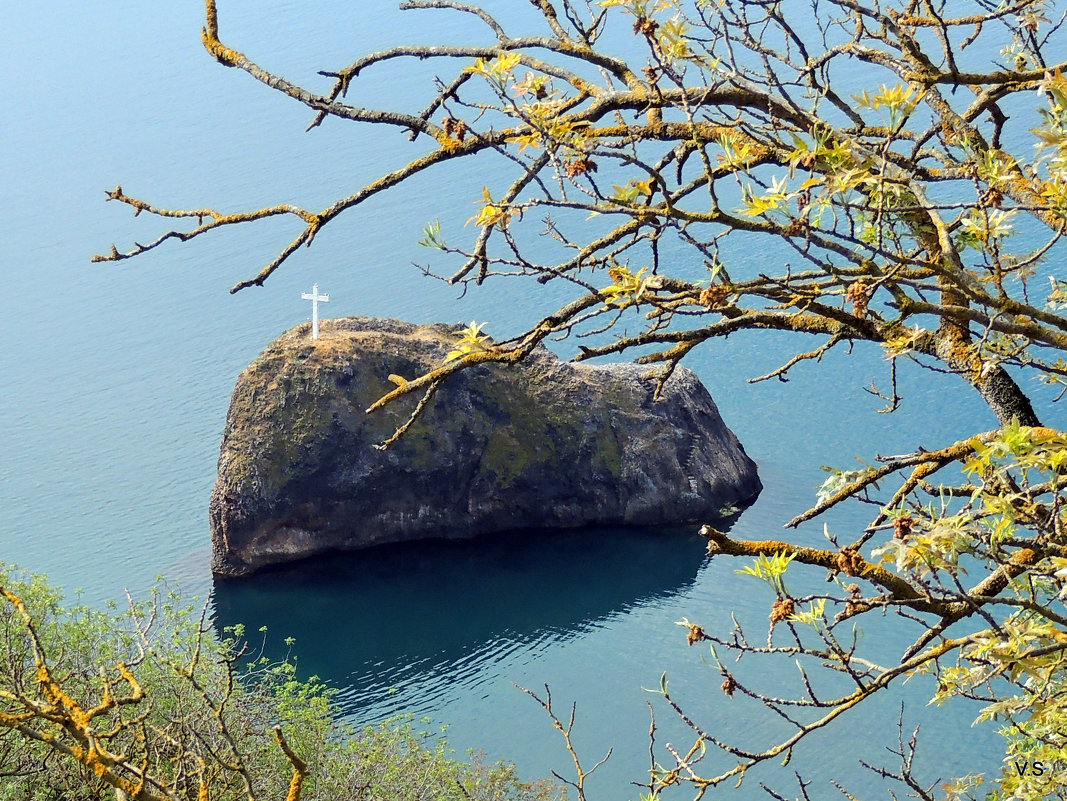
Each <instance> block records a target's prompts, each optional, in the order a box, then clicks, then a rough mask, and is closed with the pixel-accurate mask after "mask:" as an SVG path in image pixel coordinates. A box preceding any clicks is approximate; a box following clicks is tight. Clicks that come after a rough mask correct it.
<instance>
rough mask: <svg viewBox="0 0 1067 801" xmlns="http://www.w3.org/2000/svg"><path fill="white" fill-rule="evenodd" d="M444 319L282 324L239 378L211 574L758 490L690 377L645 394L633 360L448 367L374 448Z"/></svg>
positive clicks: (673, 508)
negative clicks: (432, 390)
mask: <svg viewBox="0 0 1067 801" xmlns="http://www.w3.org/2000/svg"><path fill="white" fill-rule="evenodd" d="M458 330H459V328H458V327H455V326H446V325H426V326H419V325H412V324H409V323H403V322H399V321H396V320H383V319H373V318H347V319H342V320H329V321H325V322H324V323H323V324H322V332H321V334H320V337H319V339H318V340H315V341H312V340H311V337H310V334H309V325H308V324H306V323H305V324H303V325H301V326H298V327H297V328H295V329H293V330H291V331H289V332H287V333H285V334H283V335H282V336H281V337H279V338H278V339H277V340H275V341H274V342H273V343H271V345H270V346H269V347H268V348H267V349H266V350H265V351H264V352H263V353H262V354H261V355H260V356H259V358H257V359H256V360H255V361H254V362H253V363H252V364H251V365H250V366H249V367H248V368H247V369H246V370H245V371H244V372H243V373H242V374H241V376H240V378H239V379H238V381H237V386H236V388H235V389H234V393H233V399H232V401H231V403H230V411H229V415H228V418H227V422H226V431H225V435H224V437H223V442H222V452H221V454H220V455H219V475H218V480H217V482H216V484H215V491H214V493H213V495H212V498H211V510H210V514H211V532H212V543H213V551H214V554H213V558H212V570H213V571H214V572H215V574H216V575H225V576H233V575H243V574H247V573H251V572H253V571H255V570H256V569H257V568H260V567H263V566H265V565H269V564H272V563H278V562H284V561H289V560H293V559H299V558H302V557H305V556H310V555H312V554H318V553H323V552H327V551H331V550H337V549H346V550H348V549H355V548H362V547H366V546H370V545H376V544H379V543H386V542H398V541H403V540H415V539H428V538H442V537H468V536H473V535H475V534H481V533H485V532H490V531H494V530H495V531H501V530H506V529H517V528H530V529H537V528H542V529H543V528H561V527H571V526H581V525H585V524H597V523H599V524H615V523H620V524H664V523H678V522H685V521H693V520H701V519H707V518H711V517H716V516H720V515H721V514H722V511H723V509H724V508H728V507H735V506H740V505H743V504H745V503H747V502H750V501H751V500H753V499H754V498H755V496H756V495H757V494H758V493H759V491H760V489H761V485H760V481H759V478H758V477H757V475H756V465H755V463H753V462H752V460H751V459H749V458H748V456H746V455H745V452H744V449H743V448H742V447H741V445H740V443H739V442H738V441H737V438H736V437H735V436H734V435H733V433H732V432H731V431H730V430H729V429H728V428H727V427H726V425H725V424H724V423H723V421H722V419H721V418H720V417H719V412H718V409H716V407H715V403H714V402H713V401H712V399H711V396H710V395H709V394H708V392H707V390H706V389H705V388H704V386H703V385H702V384H701V383H700V381H699V380H697V378H696V376H695V375H693V373H692V372H690V371H689V370H686V369H684V368H681V367H679V368H678V369H677V370H676V371H675V373H674V375H673V376H672V377H671V379H670V380H669V381H668V382H667V384H666V385H665V387H664V392H663V398H662V400H661V401H659V402H656V403H653V401H652V389H653V385H652V382H650V381H648V380H646V379H645V376H646V374H647V373H648V368H647V367H640V366H638V365H634V364H611V365H600V366H591V365H585V364H570V363H566V362H561V361H560V360H559V359H558V358H556V357H555V356H554V355H553V354H552V353H550V352H549V351H548V350H547V349H545V348H538V349H537V350H536V351H535V352H534V353H532V354H531V355H530V356H529V357H528V359H527V360H526V361H525V362H524V363H522V364H520V365H516V366H510V367H505V366H502V365H482V366H479V367H475V368H469V369H467V370H464V371H462V372H460V373H459V374H457V375H454V376H452V377H451V378H450V379H449V380H448V381H446V382H445V384H444V385H443V386H442V387H441V389H440V391H439V392H438V393H437V395H436V397H435V398H434V399H433V400H432V401H431V403H430V405H429V407H428V408H427V409H426V411H425V412H424V413H423V415H422V416H421V417H420V418H419V420H418V421H416V423H415V424H414V425H413V426H412V427H411V428H410V429H409V430H408V432H407V433H406V434H405V435H404V437H403V438H402V439H401V440H400V441H399V442H398V443H396V444H395V445H393V446H392V447H391V448H389V449H388V450H385V451H381V450H378V449H376V448H374V447H373V446H374V445H375V444H376V443H379V442H381V441H382V440H384V439H386V438H388V437H389V436H390V435H391V434H392V433H393V431H394V430H395V429H396V427H397V425H399V424H400V423H402V422H403V421H404V420H406V419H407V417H408V415H409V414H410V412H411V409H412V408H413V407H414V404H415V403H416V402H417V400H418V396H421V393H412V395H411V396H408V397H405V398H401V399H400V400H399V401H397V402H396V403H394V404H392V405H391V406H388V407H386V408H385V409H383V410H381V411H378V412H375V413H373V414H366V413H365V412H364V410H365V409H366V408H367V407H368V406H369V405H370V404H371V403H372V402H373V401H375V400H377V399H378V398H379V397H381V396H382V395H384V394H385V393H386V392H388V391H389V390H391V389H393V384H391V383H390V382H389V380H388V376H389V375H390V374H391V373H395V374H398V375H401V376H404V377H406V378H414V377H416V376H418V375H421V374H423V373H425V372H426V371H427V370H429V369H431V368H433V367H436V366H438V365H440V364H441V363H442V362H443V361H444V359H445V356H446V354H447V353H448V351H449V350H451V349H452V348H453V347H454V344H455V343H456V342H457V341H458V339H459V337H458V335H457V333H456V332H457V331H458Z"/></svg>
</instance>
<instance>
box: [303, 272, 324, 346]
mask: <svg viewBox="0 0 1067 801" xmlns="http://www.w3.org/2000/svg"><path fill="white" fill-rule="evenodd" d="M300 297H301V298H302V299H303V300H310V301H311V338H312V339H318V338H319V303H320V302H321V303H329V302H330V296H329V295H320V294H319V285H318V284H314V285H313V286H312V287H311V292H310V293H309V292H304V293H303V294H302V295H301V296H300Z"/></svg>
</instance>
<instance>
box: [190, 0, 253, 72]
mask: <svg viewBox="0 0 1067 801" xmlns="http://www.w3.org/2000/svg"><path fill="white" fill-rule="evenodd" d="M204 3H205V5H206V6H207V24H206V25H205V26H204V27H203V29H201V32H200V38H201V40H202V41H203V42H204V47H205V48H206V49H207V51H208V52H209V53H210V54H211V55H212V56H214V58H215V60H216V61H218V62H219V63H220V64H223V65H225V66H227V67H236V66H237V65H238V64H239V63H240V61H241V60H242V59H243V58H244V56H242V55H241V54H240V53H238V52H237V51H236V50H231V49H230V48H228V47H226V45H224V44H223V43H222V42H220V41H219V14H218V10H217V9H216V8H215V0H204Z"/></svg>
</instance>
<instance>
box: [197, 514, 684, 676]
mask: <svg viewBox="0 0 1067 801" xmlns="http://www.w3.org/2000/svg"><path fill="white" fill-rule="evenodd" d="M704 552H705V544H704V542H703V540H702V539H701V538H700V537H699V536H697V535H696V533H695V532H694V531H693V530H692V528H691V527H687V528H685V529H670V530H666V531H665V530H663V529H643V528H624V529H615V528H611V529H584V530H575V531H565V532H555V533H547V532H537V536H536V537H530V536H527V535H526V534H525V533H524V532H514V533H511V534H508V535H507V536H504V537H501V536H500V535H494V536H493V537H492V538H488V537H486V538H480V539H476V540H473V541H461V542H427V543H412V544H404V545H390V546H383V547H381V548H375V549H371V550H368V551H362V552H360V553H358V554H344V555H331V556H329V557H323V558H318V559H314V560H310V561H307V562H302V563H299V564H297V565H289V566H287V567H286V568H285V569H284V570H277V571H268V572H265V573H263V574H261V575H257V576H253V577H251V578H244V579H241V580H238V581H233V580H218V581H216V583H215V595H214V605H215V615H216V626H218V627H220V628H221V627H222V626H227V625H232V624H234V623H244V624H245V625H246V626H247V629H248V631H249V633H250V634H252V633H254V632H255V631H256V630H257V629H258V628H259V627H260V626H263V625H265V626H267V627H268V631H269V635H268V636H269V641H268V654H273V655H276V656H280V655H281V654H282V653H284V651H285V645H284V642H283V641H284V639H285V638H286V637H289V636H292V637H295V638H296V641H297V642H296V646H295V649H294V650H295V653H296V654H298V656H299V662H300V668H301V673H302V674H303V675H311V674H315V675H318V676H321V677H323V678H324V679H327V680H328V681H330V682H331V683H333V684H335V685H339V686H344V685H348V684H351V683H353V682H355V683H356V684H360V683H363V682H364V681H368V680H370V681H373V682H374V683H376V684H378V685H379V686H382V685H384V686H390V685H391V684H395V683H398V681H399V680H400V679H402V678H405V677H407V676H411V675H413V674H417V673H419V672H421V671H427V670H431V671H434V672H441V671H443V672H446V673H453V672H458V673H459V674H470V673H472V672H473V670H474V669H476V667H477V660H478V658H479V656H478V654H479V653H483V652H486V651H494V650H497V648H508V650H510V647H509V646H508V643H514V642H522V643H523V644H524V647H528V645H529V644H532V643H534V642H536V641H537V640H539V639H540V638H542V637H545V636H551V637H552V638H554V639H555V638H565V637H569V636H573V635H574V634H577V633H579V632H581V631H582V630H584V629H585V628H587V627H588V626H589V625H590V624H591V623H593V622H594V621H596V620H597V619H599V618H603V617H605V616H607V615H610V614H611V613H613V612H618V611H620V610H624V609H626V608H628V607H630V606H632V605H633V604H634V603H636V602H638V601H640V600H642V599H647V598H649V597H650V596H656V595H669V594H675V593H678V592H680V591H682V590H684V589H685V588H687V587H689V586H690V585H691V584H692V582H693V580H694V579H695V577H696V575H697V572H698V570H699V568H700V565H701V563H702V557H703V554H704ZM491 642H497V646H496V648H491V649H486V644H487V643H491ZM374 677H376V678H374ZM450 678H453V679H455V678H460V676H451V677H450ZM357 690H358V688H357Z"/></svg>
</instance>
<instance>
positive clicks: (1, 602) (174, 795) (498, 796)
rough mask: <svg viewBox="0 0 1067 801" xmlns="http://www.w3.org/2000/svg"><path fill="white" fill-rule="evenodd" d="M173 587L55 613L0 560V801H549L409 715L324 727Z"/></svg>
mask: <svg viewBox="0 0 1067 801" xmlns="http://www.w3.org/2000/svg"><path fill="white" fill-rule="evenodd" d="M205 614H206V607H203V608H201V609H200V610H197V608H196V607H195V606H192V605H189V604H187V603H185V602H184V601H183V600H182V599H181V597H180V596H179V595H178V594H177V593H175V592H168V591H166V590H165V588H163V589H157V590H156V591H154V592H153V593H152V596H151V598H150V599H149V600H148V601H145V602H140V603H134V602H131V603H130V604H129V606H128V608H127V609H125V610H124V611H120V610H119V609H118V607H117V606H114V605H113V606H111V607H110V608H109V609H106V610H99V609H92V608H90V607H87V606H84V605H71V606H64V605H63V603H62V597H61V595H60V593H59V592H58V591H57V590H55V589H54V588H52V587H50V586H49V585H48V584H47V583H46V582H45V580H44V579H42V578H41V577H40V576H30V575H27V574H25V573H22V572H19V571H18V570H17V569H15V568H12V567H10V566H5V565H3V564H0V663H2V664H0V801H60V799H62V801H98V800H99V799H112V798H119V799H123V798H124V797H127V798H131V799H132V798H136V799H144V800H145V801H153V800H155V799H164V800H165V801H179V800H180V801H208V800H210V801H227V800H228V799H245V800H246V801H247V799H249V798H251V799H263V800H264V801H266V800H267V799H271V800H272V801H273V799H279V801H280V800H281V799H288V800H289V801H295V799H297V798H299V799H300V801H318V800H320V799H321V801H326V799H330V801H333V800H334V799H354V800H356V801H376V800H377V799H382V801H385V799H389V801H405V800H406V799H411V801H415V799H418V800H419V801H437V800H438V799H440V801H452V800H453V799H454V800H455V801H463V800H464V799H472V800H473V801H553V800H554V799H557V798H563V797H564V795H565V793H564V791H563V790H562V788H560V787H558V786H555V785H553V784H550V783H548V782H532V783H531V782H523V781H521V780H520V779H519V778H518V776H517V774H516V771H515V768H514V766H513V765H510V764H505V763H496V764H491V765H488V764H485V763H484V762H483V761H482V760H481V759H479V758H476V757H472V758H471V759H470V760H469V761H460V760H457V759H454V758H453V756H452V754H453V752H452V751H450V750H449V748H448V746H447V744H446V743H445V742H444V740H442V739H440V738H438V737H434V736H432V735H430V734H428V733H422V732H417V731H416V730H415V727H414V725H413V723H412V720H411V719H410V718H399V719H394V720H390V721H387V722H384V723H381V724H379V725H377V726H373V727H368V728H366V729H363V730H359V731H357V730H354V729H351V728H349V727H346V726H344V725H343V724H341V723H339V722H337V721H336V714H335V713H336V710H335V708H334V707H333V704H332V702H331V695H332V694H331V691H330V690H329V689H328V688H327V687H326V685H325V684H323V683H322V682H321V681H320V680H318V679H317V678H315V677H312V678H310V679H306V680H301V679H298V678H297V675H296V668H295V665H294V663H293V662H292V661H290V660H284V661H282V662H271V661H268V660H267V659H266V658H265V657H263V656H262V655H257V654H255V653H250V652H249V649H248V646H247V644H246V643H244V642H243V635H244V629H243V627H240V626H237V627H234V628H232V629H229V630H228V631H227V637H226V638H225V639H222V638H219V637H218V636H217V635H216V634H215V632H214V630H213V628H212V626H211V625H210V623H209V622H208V621H207V620H206V619H205Z"/></svg>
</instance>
